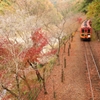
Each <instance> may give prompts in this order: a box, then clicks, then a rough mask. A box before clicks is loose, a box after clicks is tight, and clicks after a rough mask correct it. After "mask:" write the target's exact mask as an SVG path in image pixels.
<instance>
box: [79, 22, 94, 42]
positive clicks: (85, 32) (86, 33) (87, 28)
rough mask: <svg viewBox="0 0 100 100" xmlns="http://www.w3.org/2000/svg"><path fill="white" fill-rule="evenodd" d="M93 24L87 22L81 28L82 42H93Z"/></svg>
mask: <svg viewBox="0 0 100 100" xmlns="http://www.w3.org/2000/svg"><path fill="white" fill-rule="evenodd" d="M91 25H92V22H91V20H85V21H83V22H82V24H81V28H80V39H81V40H89V41H90V40H91V37H92V27H91Z"/></svg>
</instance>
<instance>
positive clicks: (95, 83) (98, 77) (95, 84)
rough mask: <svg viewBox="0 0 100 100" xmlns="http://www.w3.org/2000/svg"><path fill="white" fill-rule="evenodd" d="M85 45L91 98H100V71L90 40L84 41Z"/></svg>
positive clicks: (97, 99) (95, 99)
mask: <svg viewBox="0 0 100 100" xmlns="http://www.w3.org/2000/svg"><path fill="white" fill-rule="evenodd" d="M84 47H85V60H86V66H87V73H88V78H89V86H90V92H91V100H100V72H99V70H98V66H97V64H96V60H95V58H94V56H93V52H92V48H91V45H90V42H87V41H86V42H84Z"/></svg>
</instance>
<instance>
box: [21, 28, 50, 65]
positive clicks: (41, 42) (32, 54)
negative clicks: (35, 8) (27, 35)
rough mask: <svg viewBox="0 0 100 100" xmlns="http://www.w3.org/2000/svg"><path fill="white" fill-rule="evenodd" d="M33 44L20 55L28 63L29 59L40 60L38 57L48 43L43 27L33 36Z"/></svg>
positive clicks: (32, 60)
mask: <svg viewBox="0 0 100 100" xmlns="http://www.w3.org/2000/svg"><path fill="white" fill-rule="evenodd" d="M31 39H32V42H33V46H32V47H30V48H27V50H24V51H23V52H22V53H21V55H20V57H21V58H22V59H23V61H24V62H25V63H26V62H27V61H28V60H29V61H31V62H34V61H35V62H39V61H38V58H39V55H40V53H41V51H42V50H43V47H44V46H46V45H47V44H48V41H47V38H46V37H45V36H44V33H43V32H42V31H41V29H38V30H36V31H35V32H34V33H33V34H32V36H31Z"/></svg>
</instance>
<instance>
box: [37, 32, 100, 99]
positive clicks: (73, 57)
mask: <svg viewBox="0 0 100 100" xmlns="http://www.w3.org/2000/svg"><path fill="white" fill-rule="evenodd" d="M95 44H96V45H95ZM92 45H93V47H94V49H95V50H94V51H95V54H96V56H98V58H100V55H98V54H97V53H98V52H99V51H100V48H99V47H100V42H98V41H94V42H92ZM98 46H99V47H98ZM99 54H100V53H99ZM64 57H65V58H66V68H64V66H63V65H64V61H63V59H64ZM99 62H100V61H99ZM62 68H63V76H64V80H63V82H61V79H62V78H61V76H62ZM46 90H47V94H46V95H45V94H44V90H43V89H42V91H41V92H40V94H39V96H38V98H37V100H92V99H91V93H90V87H89V80H88V76H87V70H86V62H85V57H84V45H83V44H82V41H80V37H79V32H77V33H76V34H75V35H74V38H73V41H72V42H71V49H70V56H68V43H67V44H66V52H65V53H64V52H63V47H62V48H61V51H60V65H57V64H56V65H55V66H54V69H53V70H52V72H51V75H50V76H49V78H48V80H47V81H46Z"/></svg>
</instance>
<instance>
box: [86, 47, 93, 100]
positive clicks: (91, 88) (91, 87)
mask: <svg viewBox="0 0 100 100" xmlns="http://www.w3.org/2000/svg"><path fill="white" fill-rule="evenodd" d="M85 48H86V47H85ZM85 60H86V66H87V70H88V76H89V82H90V90H91V95H92V99H93V100H94V91H93V86H92V81H91V75H90V70H89V64H88V59H87V54H86V53H85Z"/></svg>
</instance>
